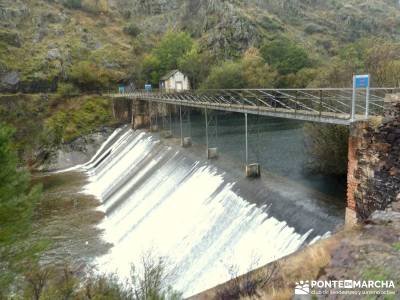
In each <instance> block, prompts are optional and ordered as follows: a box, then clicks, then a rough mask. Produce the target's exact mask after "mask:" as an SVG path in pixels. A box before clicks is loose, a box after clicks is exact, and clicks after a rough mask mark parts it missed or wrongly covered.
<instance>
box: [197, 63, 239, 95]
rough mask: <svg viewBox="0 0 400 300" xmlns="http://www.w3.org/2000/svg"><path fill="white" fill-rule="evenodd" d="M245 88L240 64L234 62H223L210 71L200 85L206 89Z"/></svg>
mask: <svg viewBox="0 0 400 300" xmlns="http://www.w3.org/2000/svg"><path fill="white" fill-rule="evenodd" d="M245 87H247V81H246V78H245V76H244V73H243V68H242V64H241V63H240V62H235V61H225V62H224V63H222V64H221V65H219V66H215V67H213V68H212V69H211V72H210V75H209V76H208V77H207V79H206V80H205V82H204V83H203V84H202V88H206V89H235V88H236V89H240V88H245Z"/></svg>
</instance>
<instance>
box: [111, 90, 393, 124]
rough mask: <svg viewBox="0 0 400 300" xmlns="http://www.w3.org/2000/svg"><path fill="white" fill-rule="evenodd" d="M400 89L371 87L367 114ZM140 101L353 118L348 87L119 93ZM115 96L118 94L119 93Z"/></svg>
mask: <svg viewBox="0 0 400 300" xmlns="http://www.w3.org/2000/svg"><path fill="white" fill-rule="evenodd" d="M395 92H400V89H399V88H371V89H370V90H369V104H368V115H369V116H379V115H382V114H383V108H384V99H385V97H386V95H387V94H389V93H395ZM118 95H119V96H129V97H137V98H140V99H142V100H148V101H157V102H166V103H170V104H182V105H189V106H195V107H209V108H215V109H222V110H228V111H229V110H230V111H244V112H250V113H255V114H257V113H258V114H270V115H273V114H277V115H282V114H284V115H287V114H290V115H295V117H296V116H297V117H298V118H300V116H302V117H303V119H304V118H306V117H312V118H314V119H315V118H326V119H327V118H329V119H335V120H343V121H346V120H350V119H351V117H352V95H353V89H351V88H342V89H334V88H325V89H218V90H188V91H174V90H155V91H151V92H149V91H139V90H136V91H134V92H130V93H124V94H118ZM118 95H117V96H118ZM366 98H367V91H366V90H365V89H364V90H361V89H359V90H357V91H356V101H355V112H354V115H355V118H356V119H361V118H365V117H366V114H367V105H366Z"/></svg>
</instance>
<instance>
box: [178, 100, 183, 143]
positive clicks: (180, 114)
mask: <svg viewBox="0 0 400 300" xmlns="http://www.w3.org/2000/svg"><path fill="white" fill-rule="evenodd" d="M179 120H180V125H181V145H182V146H183V124H182V105H179Z"/></svg>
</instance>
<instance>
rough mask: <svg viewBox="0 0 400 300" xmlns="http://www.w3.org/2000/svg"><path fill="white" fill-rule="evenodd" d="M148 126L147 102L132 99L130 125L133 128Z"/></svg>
mask: <svg viewBox="0 0 400 300" xmlns="http://www.w3.org/2000/svg"><path fill="white" fill-rule="evenodd" d="M149 126H150V114H149V102H147V101H143V100H139V99H134V100H133V114H132V127H133V128H134V129H142V128H148V127H149Z"/></svg>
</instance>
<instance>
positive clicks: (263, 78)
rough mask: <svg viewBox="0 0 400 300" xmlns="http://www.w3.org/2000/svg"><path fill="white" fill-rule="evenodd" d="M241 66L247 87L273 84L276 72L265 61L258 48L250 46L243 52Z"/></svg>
mask: <svg viewBox="0 0 400 300" xmlns="http://www.w3.org/2000/svg"><path fill="white" fill-rule="evenodd" d="M242 68H243V75H244V77H245V79H246V87H247V88H271V87H273V86H274V83H275V80H276V76H277V72H276V70H275V69H274V68H272V67H271V66H269V65H268V64H267V63H265V61H264V59H263V58H262V57H261V55H260V51H259V50H258V49H256V48H250V49H248V50H247V51H246V52H245V54H244V56H243V60H242Z"/></svg>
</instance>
